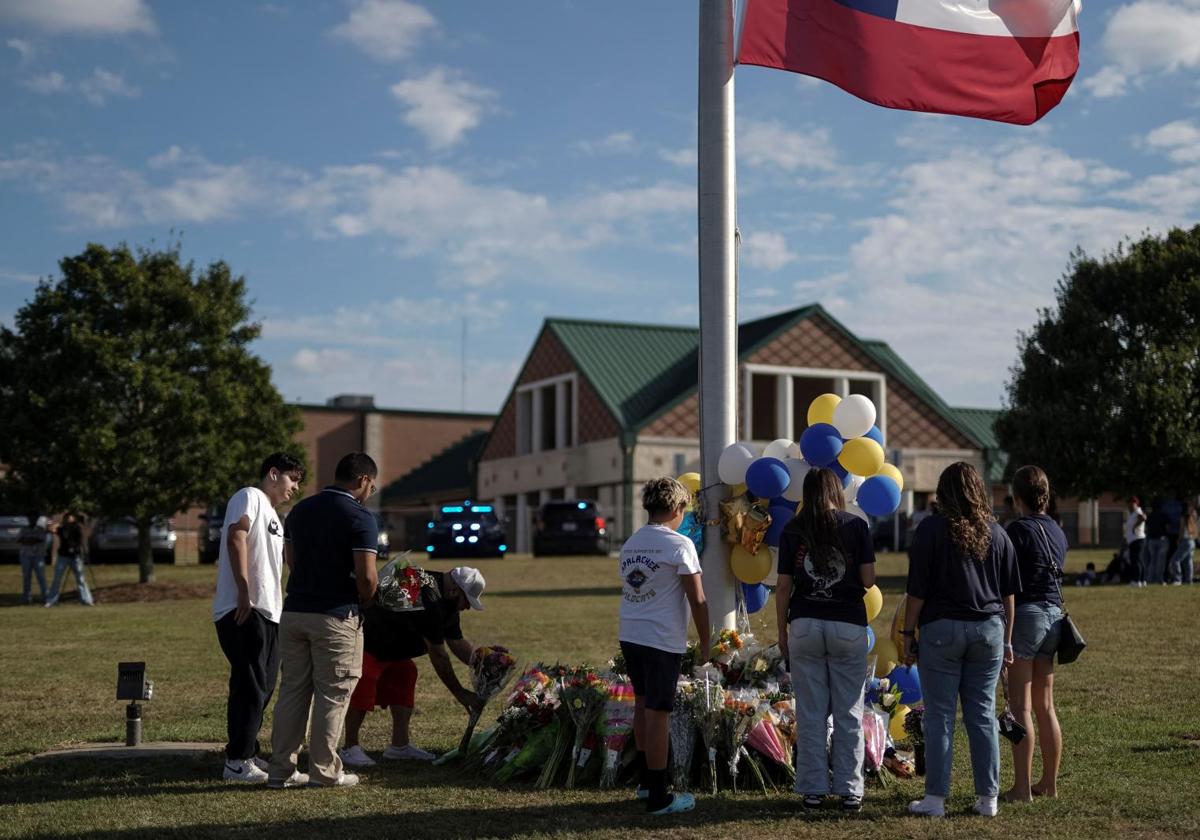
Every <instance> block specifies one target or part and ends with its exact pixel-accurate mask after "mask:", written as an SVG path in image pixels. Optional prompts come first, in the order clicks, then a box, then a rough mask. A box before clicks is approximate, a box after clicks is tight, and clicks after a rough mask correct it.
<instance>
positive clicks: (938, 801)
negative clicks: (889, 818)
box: [908, 794, 946, 817]
mask: <svg viewBox="0 0 1200 840" xmlns="http://www.w3.org/2000/svg"><path fill="white" fill-rule="evenodd" d="M908 812H909V813H910V814H915V815H917V816H918V817H944V816H946V800H945V798H943V797H941V796H929V795H928V794H926V796H925V798H924V799H918V800H916V801H915V802H909V803H908Z"/></svg>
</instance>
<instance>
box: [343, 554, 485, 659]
mask: <svg viewBox="0 0 1200 840" xmlns="http://www.w3.org/2000/svg"><path fill="white" fill-rule="evenodd" d="M425 574H427V575H428V576H429V577H430V578H431V579H432V585H430V586H422V587H421V603H422V604H423V605H424V606H425V609H423V610H412V611H405V612H395V611H393V610H388V609H384V608H383V607H380V606H375V607H371V608H370V609H369V610H367V611H366V614H365V616H364V621H363V648H364V649H365V650H366V651H367V653H369V654H371V655H372V656H374V657H375V658H376V659H378V660H379V661H381V662H390V661H393V660H397V659H415V658H416V657H418V656H424V655H425V654H426V653H427V652H428V650H429V649H428V647H427V646H428V645H440V644H445V642H446V640H448V639H449V640H456V639H461V638H462V637H463V633H462V624H461V623H460V621H459V615H460V613H459V611H458V605H457V604H456V603H455V602H454V601H453V600H452V599H450V598H444V597H442V592H443V591H444V590H445V583H446V573H445V572H425Z"/></svg>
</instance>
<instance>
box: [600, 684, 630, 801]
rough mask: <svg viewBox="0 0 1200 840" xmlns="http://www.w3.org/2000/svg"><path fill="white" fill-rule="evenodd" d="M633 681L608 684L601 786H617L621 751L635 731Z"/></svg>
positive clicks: (605, 704)
mask: <svg viewBox="0 0 1200 840" xmlns="http://www.w3.org/2000/svg"><path fill="white" fill-rule="evenodd" d="M633 700H634V698H633V683H631V682H629V681H628V680H613V681H612V682H611V683H609V684H608V700H607V701H605V703H604V718H603V719H604V770H603V772H601V774H600V787H602V788H611V787H616V784H617V774H618V773H619V772H620V770H621V753H622V752H624V750H625V742H626V741H627V740H629V735H630V733H631V732H633Z"/></svg>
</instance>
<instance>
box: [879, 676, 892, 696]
mask: <svg viewBox="0 0 1200 840" xmlns="http://www.w3.org/2000/svg"><path fill="white" fill-rule="evenodd" d="M891 687H892V684H891V683H890V682H889V681H888V678H887V677H884V678H883V679H881V680H880V681H879V693H880V694H883V693H884V692H886V691H887V690H888V689H889V688H891Z"/></svg>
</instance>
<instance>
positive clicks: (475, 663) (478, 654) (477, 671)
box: [458, 645, 517, 755]
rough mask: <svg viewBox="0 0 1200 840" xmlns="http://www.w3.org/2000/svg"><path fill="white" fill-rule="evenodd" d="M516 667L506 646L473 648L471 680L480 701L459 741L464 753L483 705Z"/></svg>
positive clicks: (459, 748) (503, 684)
mask: <svg viewBox="0 0 1200 840" xmlns="http://www.w3.org/2000/svg"><path fill="white" fill-rule="evenodd" d="M516 667H517V660H516V659H514V658H513V655H512V654H511V653H509V651H508V648H506V647H501V646H500V645H485V646H483V647H479V648H476V649H475V652H474V653H473V654H471V682H472V688H473V689H474V691H475V696H476V697H478V698H479V700H480V703H479V707H478V709H477V710H474V711H472V712H471V714H470V716H469V717H468V718H467V731H466V732H464V733H463V736H462V739H461V740H460V741H459V744H458V750H459V752H460V753H462V754H463V755H466V753H467V749H468V747H469V746H470V744H471V734H472V733H473V732H474V731H475V725H476V724H477V723H479V718H480V716H481V715H482V714H483V707H484V706H485V705H487V703H488V701H489V700H491V699H492V698H493V697H495V696H496V695H497V694H499V693H500V692H501V691H502V690H503V689H504V686H505V685H507V684H508V681H509V679H511V678H512V675H513V671H514V670H515V669H516Z"/></svg>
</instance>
